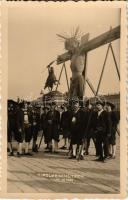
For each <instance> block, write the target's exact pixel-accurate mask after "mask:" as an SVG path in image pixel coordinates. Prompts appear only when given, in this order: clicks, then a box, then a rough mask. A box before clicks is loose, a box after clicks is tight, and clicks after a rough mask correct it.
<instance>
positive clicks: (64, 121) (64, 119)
mask: <svg viewBox="0 0 128 200" xmlns="http://www.w3.org/2000/svg"><path fill="white" fill-rule="evenodd" d="M71 117H72V113H71V111H68V110H67V111H64V112H63V113H62V115H61V122H60V127H61V128H62V129H63V130H65V129H66V130H70V121H71Z"/></svg>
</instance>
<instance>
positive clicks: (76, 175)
mask: <svg viewBox="0 0 128 200" xmlns="http://www.w3.org/2000/svg"><path fill="white" fill-rule="evenodd" d="M59 146H62V142H60V143H59ZM44 147H45V145H44V144H42V145H41V148H40V150H39V152H38V153H34V155H33V156H32V157H30V156H23V157H20V158H18V157H17V156H16V155H15V156H13V157H9V156H8V184H7V190H8V192H9V193H85V194H119V193H120V152H119V147H120V145H119V137H117V153H116V159H109V160H107V161H106V162H105V163H102V162H96V161H94V160H95V158H96V157H95V149H94V146H93V143H92V142H91V146H90V149H89V155H88V156H85V159H84V160H81V161H77V160H70V159H68V156H67V151H65V150H59V153H58V154H49V153H45V150H44Z"/></svg>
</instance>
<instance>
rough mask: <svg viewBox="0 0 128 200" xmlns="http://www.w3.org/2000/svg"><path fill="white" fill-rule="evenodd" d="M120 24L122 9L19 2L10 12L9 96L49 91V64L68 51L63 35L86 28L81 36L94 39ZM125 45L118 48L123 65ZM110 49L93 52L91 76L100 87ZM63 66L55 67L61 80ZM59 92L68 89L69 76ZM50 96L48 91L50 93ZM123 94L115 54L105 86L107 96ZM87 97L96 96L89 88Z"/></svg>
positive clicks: (31, 94)
mask: <svg viewBox="0 0 128 200" xmlns="http://www.w3.org/2000/svg"><path fill="white" fill-rule="evenodd" d="M119 24H120V10H119V9H117V8H107V6H104V7H103V6H102V8H97V7H96V5H95V7H92V8H89V7H87V5H86V3H81V2H79V3H72V2H68V3H55V2H52V3H51V2H50V3H46V2H45V3H39V4H36V6H35V5H34V2H32V5H30V4H27V3H26V2H24V3H22V5H18V4H15V6H13V7H12V6H11V4H10V5H9V9H8V56H9V60H8V63H9V75H8V78H9V79H8V96H9V98H12V99H16V98H17V96H19V97H20V98H36V97H39V96H40V90H41V89H42V88H43V87H44V84H45V81H46V78H47V75H48V72H47V69H46V66H47V65H48V64H49V63H50V62H51V61H52V60H55V59H56V58H57V56H58V55H60V54H62V53H64V52H65V50H64V44H63V42H60V40H59V38H58V37H57V36H56V34H57V33H59V34H63V33H64V32H67V33H68V34H69V35H70V34H71V30H72V29H73V28H76V27H77V26H79V27H80V30H81V32H83V33H88V32H89V33H90V39H92V38H94V37H96V36H98V35H100V34H102V33H104V32H106V31H108V30H109V29H110V26H112V27H116V26H118V25H119ZM119 42H120V40H116V41H114V42H113V43H112V44H113V48H114V52H115V56H116V59H117V63H118V66H119V47H120V46H119ZM107 46H108V45H104V46H102V47H100V48H97V49H95V50H93V51H91V52H89V53H88V62H87V64H88V77H89V79H90V81H91V82H92V84H93V85H94V87H95V89H96V86H97V84H98V79H99V76H100V72H101V68H102V66H103V62H104V59H105V54H106V51H107ZM61 66H62V65H56V64H54V65H53V67H54V69H55V73H56V76H57V78H58V76H59V73H60V69H61ZM66 67H67V71H68V77H69V78H70V76H71V71H70V62H67V63H66ZM58 90H59V91H61V92H65V91H67V86H66V79H65V74H64V73H63V76H62V79H61V84H60V86H59V88H58ZM45 92H47V90H46V91H45ZM117 92H119V82H118V77H117V74H116V70H115V65H114V61H113V59H112V55H111V53H110V54H109V57H108V60H107V65H106V69H105V74H104V76H103V81H102V85H101V88H100V93H101V94H107V93H117ZM86 95H87V96H90V95H92V92H91V91H90V89H89V88H87V90H86Z"/></svg>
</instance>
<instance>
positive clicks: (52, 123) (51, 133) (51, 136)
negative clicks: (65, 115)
mask: <svg viewBox="0 0 128 200" xmlns="http://www.w3.org/2000/svg"><path fill="white" fill-rule="evenodd" d="M59 124H60V113H59V111H58V110H56V103H55V102H52V105H51V108H50V111H48V113H47V128H46V131H47V136H48V144H49V149H50V152H54V153H57V152H58V142H59ZM52 140H53V142H54V143H53V145H52Z"/></svg>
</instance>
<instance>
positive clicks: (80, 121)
mask: <svg viewBox="0 0 128 200" xmlns="http://www.w3.org/2000/svg"><path fill="white" fill-rule="evenodd" d="M73 119H75V122H73ZM70 123H71V125H70V127H71V142H72V144H81V143H82V139H83V137H84V130H85V121H84V111H82V110H78V111H77V112H76V113H72V118H71V122H70Z"/></svg>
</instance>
